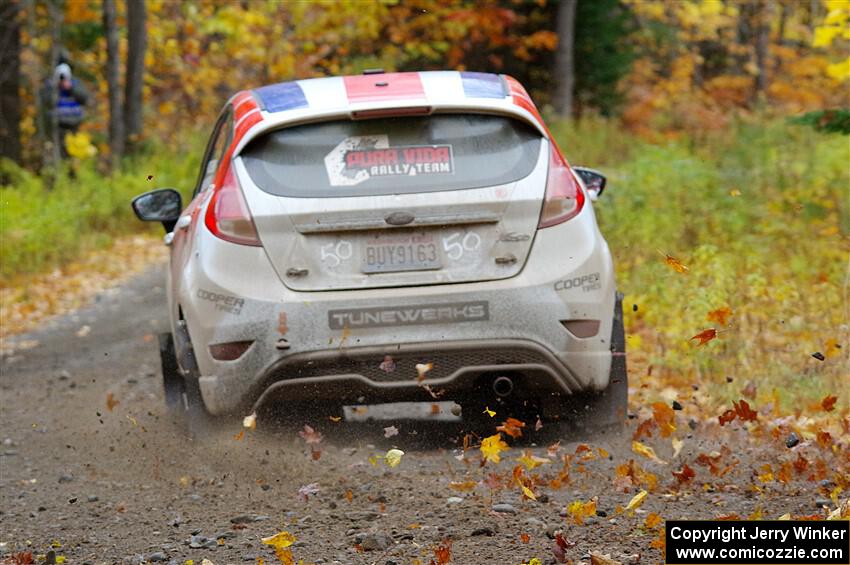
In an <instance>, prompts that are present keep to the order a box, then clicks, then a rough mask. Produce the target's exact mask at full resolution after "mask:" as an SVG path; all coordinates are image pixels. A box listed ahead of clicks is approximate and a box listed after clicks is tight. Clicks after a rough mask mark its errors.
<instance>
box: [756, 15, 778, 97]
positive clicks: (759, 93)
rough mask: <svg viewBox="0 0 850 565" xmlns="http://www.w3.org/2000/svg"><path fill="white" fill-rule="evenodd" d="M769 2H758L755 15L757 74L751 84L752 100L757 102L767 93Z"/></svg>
mask: <svg viewBox="0 0 850 565" xmlns="http://www.w3.org/2000/svg"><path fill="white" fill-rule="evenodd" d="M772 12H773V3H772V2H771V0H764V1H760V2H759V3H758V4H757V7H756V13H755V54H756V68H757V69H758V74H757V75H756V77H755V81H754V84H753V87H754V89H753V90H754V92H753V95H754V98H755V99H756V100H758V99H759V98H761V97H763V96H764V95H765V93H766V92H767V49H768V45H769V43H770V17H771V15H772Z"/></svg>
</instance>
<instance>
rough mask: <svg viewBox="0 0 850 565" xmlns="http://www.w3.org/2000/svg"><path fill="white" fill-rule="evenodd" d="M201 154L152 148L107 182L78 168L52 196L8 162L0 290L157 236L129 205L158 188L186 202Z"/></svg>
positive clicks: (1, 214)
mask: <svg viewBox="0 0 850 565" xmlns="http://www.w3.org/2000/svg"><path fill="white" fill-rule="evenodd" d="M201 152H202V144H201V143H200V140H199V139H193V140H192V142H190V143H186V144H184V145H183V146H181V147H177V148H169V149H166V148H164V147H155V148H153V147H152V148H149V151H148V152H146V153H144V154H142V155H139V156H137V157H135V158H134V159H133V160H128V161H126V162H125V163H124V165H125V167H124V169H123V170H122V171H121V172H120V173H117V174H115V175H114V176H112V177H104V176H102V175H101V174H100V173H99V172H98V171H97V170H96V168H95V164H94V162H93V161H90V162H88V163H86V164H84V165H80V166H79V167H78V169H77V171H76V178H71V177H70V176H69V171H68V170H67V169H66V170H64V171H63V172H62V173H61V174H60V175H59V178H58V179H57V180H56V183H55V185H54V187H53V188H52V189H48V188H47V187H46V186H45V183H44V181H43V179H41V178H40V177H38V176H36V175H34V174H32V173H30V172H28V171H26V170H24V169H20V168H18V167H16V166H15V165H14V164H12V163H11V162H9V161H5V162H4V163H2V164H0V179H5V180H4V183H7V184H5V185H4V186H0V242H2V248H0V283H2V284H6V283H8V282H10V281H11V280H12V279H13V278H14V277H16V276H19V275H25V274H29V273H36V272H39V271H45V270H50V269H54V268H56V267H59V266H61V265H64V264H66V263H68V262H70V261H72V260H74V259H76V258H78V257H80V256H81V255H83V254H85V253H86V252H88V251H91V250H92V249H95V248H99V247H103V246H106V245H108V244H109V243H110V242H111V240H112V239H111V238H112V236H114V235H120V234H127V233H132V232H142V231H145V230H150V231H155V230H161V228H160V227H159V226H155V227H154V226H151V225H150V224H144V223H142V222H140V221H139V220H137V219H136V217H135V216H134V215H133V212H132V210H131V209H130V200H131V199H132V198H133V197H134V196H136V195H137V194H140V193H142V192H145V191H147V190H152V189H154V188H161V187H174V188H178V189H179V190H180V191H181V193H182V194H183V196H184V199H185V197H187V196H189V195H190V194H191V189H192V185H193V183H194V182H195V178H196V176H197V172H198V171H197V167H198V160H199V158H200V155H201ZM149 175H152V176H153V178H152V179H151V180H150V181H148V180H147V177H148V176H149ZM184 202H185V200H184Z"/></svg>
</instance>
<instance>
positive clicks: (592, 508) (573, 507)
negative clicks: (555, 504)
mask: <svg viewBox="0 0 850 565" xmlns="http://www.w3.org/2000/svg"><path fill="white" fill-rule="evenodd" d="M567 513H569V515H570V516H572V517H573V521H574V522H575V523H576V524H578V525H579V526H581V525H583V524H584V519H585V518H588V517H590V516H595V515H596V501H595V500H590V501H588V502H582V501H581V500H576V501H574V502H571V503H570V505H569V506H567Z"/></svg>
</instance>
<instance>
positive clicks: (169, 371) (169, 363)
mask: <svg viewBox="0 0 850 565" xmlns="http://www.w3.org/2000/svg"><path fill="white" fill-rule="evenodd" d="M159 355H160V362H161V365H162V385H163V389H164V391H165V406H166V408H167V409H168V413H169V415H170V416H171V417H172V418H173V419H174V420H175V421H176V423H177V424H178V425H179V426H180V428H182V429H183V430H184V431H186V432H188V433H189V434H190V435H193V436H194V435H198V434H199V433H202V432H203V431H206V430H207V429H208V427H209V423H210V419H211V418H210V414H209V412H207V408H206V405H205V404H204V399H203V396H201V389H200V386H199V385H198V368H197V364H196V363H195V357H194V355H193V354H192V353H191V350H188V351H184V356H183V357H184V359H183V364H185V365H188V366H186V367H184V370H183V371H181V363H180V361H179V360H178V358H177V350H176V348H175V344H174V336H173V335H172V334H171V333H162V334H159Z"/></svg>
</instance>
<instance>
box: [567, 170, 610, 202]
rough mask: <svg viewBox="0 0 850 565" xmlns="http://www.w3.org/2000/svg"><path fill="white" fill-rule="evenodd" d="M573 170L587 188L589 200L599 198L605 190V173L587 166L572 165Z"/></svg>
mask: <svg viewBox="0 0 850 565" xmlns="http://www.w3.org/2000/svg"><path fill="white" fill-rule="evenodd" d="M573 170H574V171H575V172H576V174H577V175H578V176H579V178H581V180H582V182H583V183H584V186H585V188H587V192H588V193H589V194H590V198H591V200H596V199H597V198H599V196H600V195H601V194H602V191H603V190H605V184H606V183H607V182H608V179H606V178H605V175H603V174H602V173H600V172H599V171H597V170H595V169H588V168H587V167H573Z"/></svg>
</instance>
